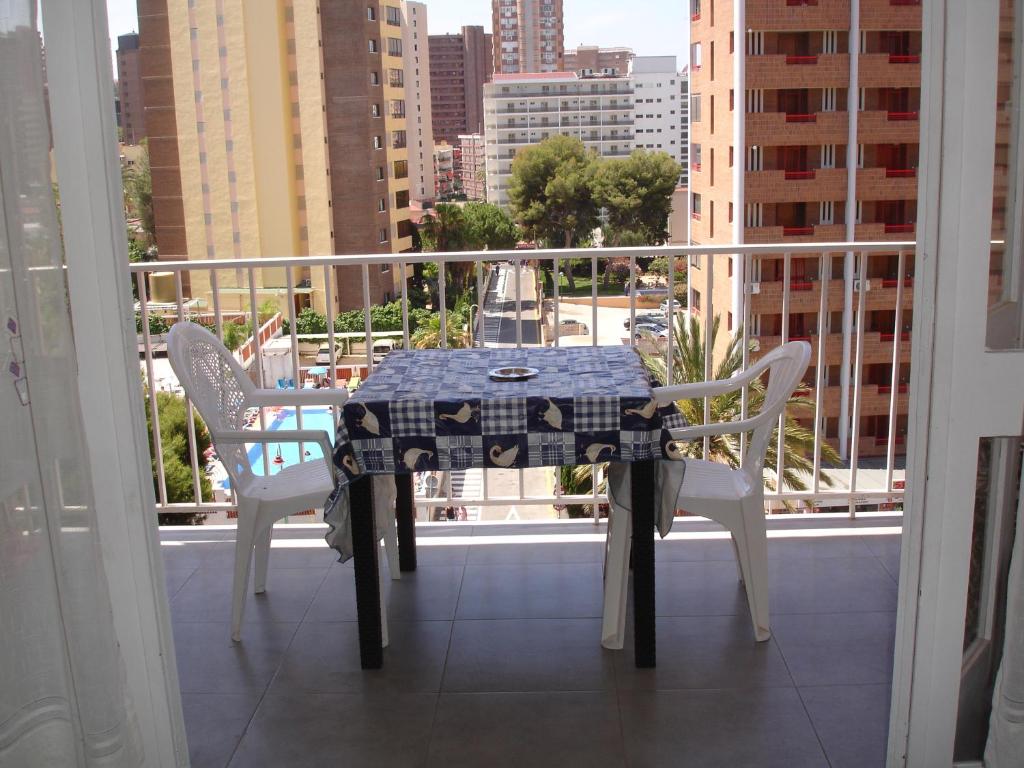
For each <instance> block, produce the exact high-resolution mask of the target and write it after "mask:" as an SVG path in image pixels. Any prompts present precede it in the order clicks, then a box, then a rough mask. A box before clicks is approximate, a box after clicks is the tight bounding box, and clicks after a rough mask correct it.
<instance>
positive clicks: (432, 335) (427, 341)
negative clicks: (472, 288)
mask: <svg viewBox="0 0 1024 768" xmlns="http://www.w3.org/2000/svg"><path fill="white" fill-rule="evenodd" d="M462 323H463V320H462V316H461V315H460V314H459V313H457V312H451V311H449V312H448V324H447V327H446V328H445V331H446V334H445V335H447V336H448V347H449V348H451V349H460V348H462V347H468V346H469V340H468V339H467V338H466V334H465V333H463V331H462ZM409 341H410V342H411V343H412V345H413V346H414V347H415V348H416V349H437V348H438V347H440V346H441V315H440V313H439V314H436V315H431V316H430V318H429V319H428V320H427V321H426V322H425V323H422V324H421V325H420V327H419V328H417V329H416V332H415V333H414V334H413V335H412V338H411V339H409Z"/></svg>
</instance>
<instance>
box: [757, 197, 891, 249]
mask: <svg viewBox="0 0 1024 768" xmlns="http://www.w3.org/2000/svg"><path fill="white" fill-rule="evenodd" d="M844 196H845V191H844ZM879 226H881V225H879ZM812 229H813V230H814V231H813V232H812V233H811V234H809V235H786V234H785V233H784V230H785V228H784V227H778V226H771V227H746V228H745V229H744V234H743V242H744V243H751V244H753V243H778V245H779V253H784V252H785V250H786V244H787V243H813V242H823V243H826V242H843V241H845V240H846V226H845V225H843V224H818V225H816V226H814V227H812ZM875 239H876V240H880V239H881V238H875Z"/></svg>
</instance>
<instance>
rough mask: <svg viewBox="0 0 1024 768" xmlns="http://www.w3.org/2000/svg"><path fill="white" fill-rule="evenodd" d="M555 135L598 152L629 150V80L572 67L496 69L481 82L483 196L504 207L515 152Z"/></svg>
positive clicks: (615, 154) (611, 154) (619, 153)
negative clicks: (526, 70)
mask: <svg viewBox="0 0 1024 768" xmlns="http://www.w3.org/2000/svg"><path fill="white" fill-rule="evenodd" d="M559 134H561V135H564V136H575V137H577V138H578V139H580V140H581V141H582V142H583V143H584V145H585V146H586V147H587V148H589V149H594V150H596V151H597V152H598V153H599V154H600V155H602V156H603V157H624V156H626V155H628V154H629V153H630V152H632V151H633V148H634V142H633V86H632V83H631V81H630V79H629V78H628V77H597V76H595V77H579V76H578V75H577V74H576V73H575V72H544V73H532V74H518V75H502V74H496V75H495V76H494V80H493V81H492V82H490V83H487V84H486V85H484V139H485V143H486V148H487V200H488V201H489V202H492V203H496V204H497V205H500V206H507V205H508V182H509V178H510V176H511V172H512V160H513V159H514V158H515V156H516V152H518V151H519V150H521V149H524V148H525V147H529V146H531V145H533V144H539V143H540V142H541V141H543V140H544V139H546V138H548V137H549V136H555V135H559Z"/></svg>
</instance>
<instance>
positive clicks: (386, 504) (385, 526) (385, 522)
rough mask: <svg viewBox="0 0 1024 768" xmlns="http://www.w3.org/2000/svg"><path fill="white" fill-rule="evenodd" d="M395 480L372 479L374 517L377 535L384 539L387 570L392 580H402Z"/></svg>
mask: <svg viewBox="0 0 1024 768" xmlns="http://www.w3.org/2000/svg"><path fill="white" fill-rule="evenodd" d="M395 482H396V479H395V478H391V477H387V476H384V475H379V476H376V477H374V478H373V483H374V485H373V492H374V510H373V511H374V515H375V516H376V522H377V535H378V536H381V537H382V538H383V539H384V554H385V555H387V559H388V570H389V571H390V572H391V578H392V579H396V580H397V579H401V578H402V569H401V567H400V561H399V557H398V554H399V553H398V522H397V520H396V515H395V504H396V486H395Z"/></svg>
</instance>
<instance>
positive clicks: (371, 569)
mask: <svg viewBox="0 0 1024 768" xmlns="http://www.w3.org/2000/svg"><path fill="white" fill-rule="evenodd" d="M505 366H522V367H531V368H536V369H537V370H538V374H537V375H536V376H535V377H533V378H530V379H526V380H523V381H495V380H493V379H491V378H490V376H489V375H488V374H489V372H490V371H491V370H493V369H495V368H500V367H505ZM651 389H652V382H651V378H650V376H649V375H648V373H647V371H646V369H645V368H644V366H643V362H642V361H641V359H640V356H639V354H638V353H637V351H636V350H635V349H633V348H632V347H625V346H615V347H527V348H519V349H514V348H483V349H428V350H397V351H394V352H391V353H390V354H389V355H388V356H387V357H386V358H385V360H384V362H383V363H382V364H381V365H380V366H379V367H378V368H377V369H376V370H375V371H374V372H373V374H372V375H371V376H370V377H369V378H368V379H367V380H366V382H365V383H364V384H363V385H362V386H361V387H360V388H359V390H358V391H357V392H356V393H355V395H354V396H353V397H352V398H350V399H349V400H348V402H346V404H345V406H344V419H343V421H342V423H341V424H340V425H339V427H338V435H337V439H336V441H335V449H334V457H333V458H334V464H335V466H336V467H338V469H339V470H340V473H339V483H341V484H344V483H346V482H347V483H348V491H349V503H350V520H351V528H352V550H353V554H354V556H355V578H356V602H357V612H358V617H359V643H360V657H361V661H362V665H363V667H364V668H367V669H372V668H378V667H380V666H381V664H382V661H383V652H382V648H381V625H380V594H379V587H378V564H377V549H378V547H377V540H378V537H377V534H376V531H375V530H374V516H373V513H372V509H373V503H372V502H373V499H372V493H373V491H372V485H373V484H372V483H371V482H369V480H368V477H367V476H368V475H373V474H394V475H395V479H396V482H397V485H398V500H397V508H398V509H397V516H398V520H397V522H398V540H399V554H400V568H401V570H403V571H407V570H414V569H415V568H416V549H415V546H416V539H415V505H414V499H413V487H412V473H413V472H423V471H429V470H441V471H447V470H458V469H469V468H474V467H482V468H525V467H549V466H550V467H555V466H564V465H573V464H594V463H597V462H601V461H617V462H629V463H630V468H631V469H630V471H631V473H632V495H633V499H632V501H633V504H632V516H633V595H634V638H635V648H636V665H637V666H638V667H653V666H654V665H655V632H654V513H655V510H654V466H655V465H654V462H655V461H656V460H657V459H660V458H662V457H663V455H664V446H665V445H666V444H667V443H668V442H670V441H671V437H670V436H669V434H668V432H667V430H665V429H664V428H663V421H664V419H665V417H666V416H667V415H669V414H673V413H675V409H674V408H673V407H672V406H662V407H658V406H657V405H656V404H655V401H654V399H653V394H652V391H651ZM335 495H337V494H335ZM333 498H334V497H332V499H333ZM328 517H329V515H328ZM328 522H330V520H329V521H328Z"/></svg>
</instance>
